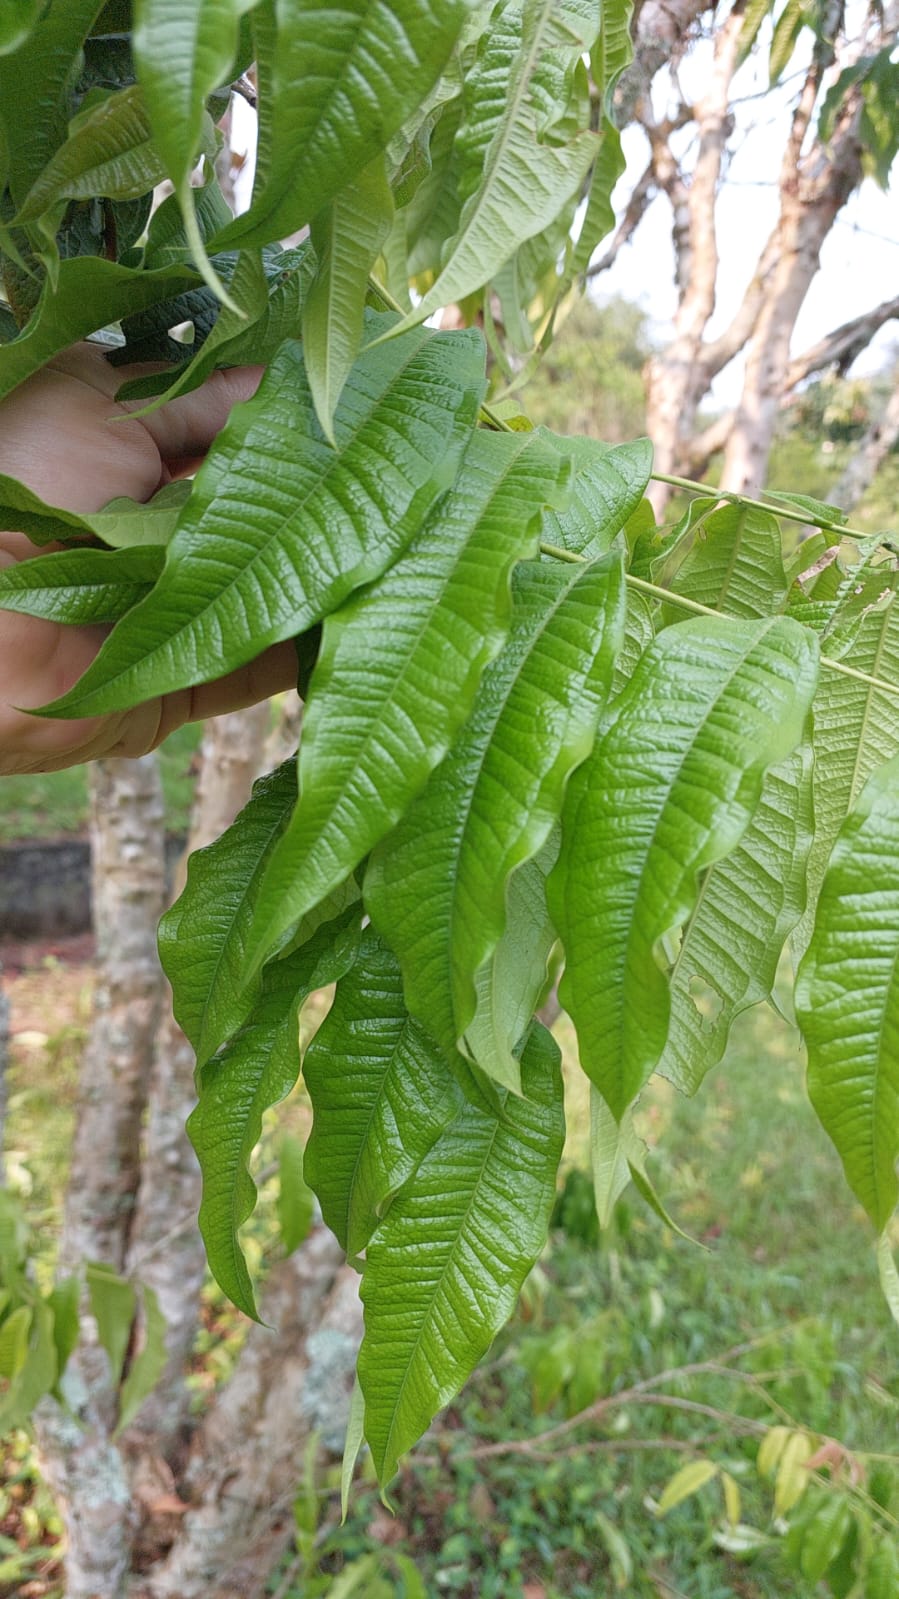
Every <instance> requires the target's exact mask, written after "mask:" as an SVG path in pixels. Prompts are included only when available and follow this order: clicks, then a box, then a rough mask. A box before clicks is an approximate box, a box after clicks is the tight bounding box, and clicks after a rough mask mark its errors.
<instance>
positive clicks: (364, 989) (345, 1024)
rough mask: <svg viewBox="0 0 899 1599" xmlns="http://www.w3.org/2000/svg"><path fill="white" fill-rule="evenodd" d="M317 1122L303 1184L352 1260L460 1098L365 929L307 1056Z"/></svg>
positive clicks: (393, 970) (395, 974)
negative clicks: (357, 953) (313, 1190)
mask: <svg viewBox="0 0 899 1599" xmlns="http://www.w3.org/2000/svg"><path fill="white" fill-rule="evenodd" d="M303 1078H304V1081H305V1083H306V1087H307V1088H308V1090H309V1096H310V1098H311V1100H312V1109H313V1113H314V1121H313V1125H312V1133H311V1135H310V1138H309V1143H308V1145H307V1147H306V1180H307V1182H309V1183H310V1184H311V1186H312V1187H313V1188H314V1189H315V1192H316V1194H317V1195H318V1199H319V1203H320V1204H321V1207H322V1215H323V1216H324V1218H325V1221H326V1222H327V1224H328V1226H329V1227H330V1228H331V1230H332V1232H333V1233H335V1234H336V1236H337V1238H338V1239H339V1241H340V1243H341V1244H342V1245H343V1247H344V1248H345V1249H346V1250H347V1253H348V1254H349V1255H351V1256H352V1255H358V1254H359V1253H360V1251H361V1250H363V1249H364V1248H365V1246H366V1244H367V1243H368V1241H369V1239H370V1237H371V1234H372V1232H373V1231H374V1229H375V1227H376V1226H377V1225H378V1222H379V1220H381V1218H382V1217H383V1215H384V1212H385V1210H386V1209H387V1206H388V1205H389V1203H390V1201H391V1200H392V1199H393V1198H394V1195H395V1194H396V1193H398V1192H399V1191H400V1190H401V1189H402V1187H403V1184H404V1183H405V1182H407V1180H408V1179H409V1178H410V1177H411V1175H412V1173H413V1172H414V1171H415V1170H416V1168H417V1167H418V1166H419V1165H420V1163H421V1161H422V1159H423V1157H424V1156H425V1155H426V1154H427V1152H428V1150H429V1149H430V1148H431V1145H432V1144H433V1143H434V1141H435V1139H436V1138H437V1137H438V1136H439V1134H440V1133H441V1131H442V1129H443V1128H444V1127H446V1126H447V1124H448V1123H449V1122H450V1121H452V1120H453V1118H454V1116H455V1115H456V1114H457V1112H458V1109H459V1105H460V1103H461V1094H460V1092H459V1089H458V1088H457V1087H456V1083H455V1080H454V1079H453V1077H452V1076H451V1075H450V1072H449V1070H448V1067H447V1064H446V1061H445V1060H444V1058H443V1055H442V1054H441V1052H440V1051H439V1050H438V1049H437V1047H436V1046H435V1044H434V1043H433V1042H432V1040H431V1039H430V1038H429V1037H428V1035H427V1033H425V1031H424V1029H423V1028H422V1027H420V1026H419V1024H418V1023H417V1022H414V1021H413V1020H412V1018H411V1017H410V1016H409V1014H408V1012H407V1011H406V1007H405V1005H404V1003H403V985H402V976H401V974H400V970H399V966H398V965H397V961H396V957H395V956H394V955H393V954H392V953H391V951H390V950H389V949H388V948H387V946H386V945H385V944H383V943H382V942H381V940H380V939H379V938H378V937H377V936H376V934H375V933H374V931H373V930H372V929H371V928H369V929H368V930H367V931H366V932H365V933H364V934H363V938H362V944H361V947H360V951H359V955H358V956H357V959H356V962H355V964H354V965H353V967H352V968H351V970H350V971H349V972H348V973H347V975H346V976H345V977H344V978H342V979H341V982H340V983H339V984H338V988H337V995H336V997H335V1000H334V1004H333V1006H332V1007H331V1010H330V1011H329V1013H328V1015H327V1017H326V1018H325V1020H324V1022H323V1023H322V1025H321V1027H320V1028H319V1030H318V1032H317V1033H316V1035H315V1038H314V1039H313V1041H312V1043H311V1044H310V1046H309V1048H308V1049H307V1051H306V1055H305V1059H304V1061H303Z"/></svg>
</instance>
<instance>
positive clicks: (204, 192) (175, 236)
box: [144, 164, 231, 270]
mask: <svg viewBox="0 0 899 1599" xmlns="http://www.w3.org/2000/svg"><path fill="white" fill-rule="evenodd" d="M194 208H195V211H196V218H197V226H198V227H199V229H200V232H201V233H202V235H203V238H204V239H210V238H211V237H212V235H213V234H214V233H217V232H218V230H219V228H223V227H224V226H225V223H226V222H230V220H231V211H230V209H229V207H228V202H227V200H226V199H225V196H224V195H223V194H222V191H221V189H220V188H219V185H218V181H217V179H216V176H215V170H214V168H213V167H212V166H211V164H209V166H208V167H207V176H206V181H205V183H204V184H203V187H202V188H201V189H197V190H196V191H195V198H194ZM190 260H191V247H190V241H189V240H188V237H187V234H186V233H185V231H184V218H183V216H182V215H181V207H180V205H179V204H178V196H177V195H176V194H170V195H169V196H168V199H166V200H163V202H162V204H161V205H160V206H157V208H156V210H155V211H154V212H153V215H152V216H151V218H150V221H149V223H148V225H147V242H146V245H145V246H144V266H145V267H149V268H150V269H151V270H152V269H153V268H158V267H165V266H180V265H182V264H183V263H184V262H185V261H187V262H190Z"/></svg>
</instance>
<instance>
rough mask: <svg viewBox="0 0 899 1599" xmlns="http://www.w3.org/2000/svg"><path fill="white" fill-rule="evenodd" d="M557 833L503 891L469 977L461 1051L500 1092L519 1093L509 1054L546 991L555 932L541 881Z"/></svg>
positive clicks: (515, 1064)
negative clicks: (488, 942)
mask: <svg viewBox="0 0 899 1599" xmlns="http://www.w3.org/2000/svg"><path fill="white" fill-rule="evenodd" d="M559 842H560V840H559V832H558V829H557V828H553V831H552V832H551V833H550V835H549V838H548V839H547V841H546V843H545V844H544V846H543V848H542V849H541V850H540V852H539V854H537V855H535V857H534V859H533V860H532V861H525V863H524V865H523V866H519V867H518V869H517V870H516V871H514V872H513V873H512V875H511V877H510V878H509V881H508V884H507V886H506V925H505V927H504V929H503V933H502V936H501V938H500V940H499V942H498V944H497V946H496V948H495V949H494V950H493V952H492V954H491V955H490V957H489V959H488V960H486V961H485V962H484V964H483V966H481V967H480V968H479V969H478V971H476V972H475V976H474V985H475V994H476V1005H475V1012H474V1015H473V1016H472V1018H471V1021H470V1022H469V1023H468V1026H467V1027H466V1029H465V1037H464V1039H463V1040H462V1046H461V1047H462V1048H463V1049H464V1050H465V1052H466V1054H467V1055H469V1056H471V1058H472V1059H473V1060H474V1061H476V1063H477V1064H478V1065H479V1066H480V1067H481V1069H482V1071H485V1072H486V1073H487V1074H488V1076H490V1077H492V1078H494V1079H495V1080H496V1082H497V1083H499V1085H500V1086H501V1087H502V1088H509V1089H511V1090H512V1092H513V1093H516V1094H520V1093H521V1063H520V1061H519V1058H518V1056H517V1055H516V1053H515V1049H516V1045H518V1044H520V1043H521V1040H522V1039H523V1037H524V1035H525V1033H526V1032H527V1029H528V1027H529V1025H530V1022H531V1017H532V1016H533V1014H534V1011H535V1010H536V1009H537V1007H538V1006H539V1005H540V1004H541V1003H542V1000H543V996H544V994H545V992H546V989H547V981H548V970H549V963H550V956H551V954H552V951H553V949H554V947H555V945H556V930H555V928H554V927H553V924H552V921H551V919H550V915H549V911H548V910H547V908H546V878H547V875H548V873H549V872H550V871H551V870H552V868H553V866H554V865H555V862H556V857H557V856H558V853H559Z"/></svg>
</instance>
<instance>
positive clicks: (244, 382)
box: [119, 366, 264, 462]
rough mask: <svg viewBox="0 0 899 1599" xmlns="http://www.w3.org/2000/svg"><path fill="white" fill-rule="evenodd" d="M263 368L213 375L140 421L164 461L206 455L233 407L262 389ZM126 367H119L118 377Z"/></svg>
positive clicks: (249, 368) (227, 371)
mask: <svg viewBox="0 0 899 1599" xmlns="http://www.w3.org/2000/svg"><path fill="white" fill-rule="evenodd" d="M263 370H264V369H263V368H262V367H261V366H240V367H231V368H229V369H227V370H224V371H221V372H214V373H213V374H212V376H211V377H209V378H207V379H206V382H205V383H203V384H202V385H201V387H200V388H198V389H193V390H192V392H191V393H190V394H181V395H179V396H178V398H177V399H176V400H170V401H169V403H168V404H167V405H163V406H161V407H160V409H159V410H158V411H153V412H151V414H150V415H149V416H144V417H141V418H140V423H141V426H142V427H143V428H144V429H145V430H146V432H147V433H148V434H149V435H150V438H151V439H152V440H153V442H154V444H155V445H156V448H157V449H158V451H159V454H160V456H161V457H162V459H163V461H169V462H171V461H179V460H183V459H184V458H185V457H187V458H189V457H197V456H203V455H205V454H206V451H207V450H208V449H209V447H210V445H211V444H212V441H213V439H214V438H215V436H216V434H217V433H219V432H221V429H222V428H223V427H224V425H225V423H226V422H227V420H228V417H229V415H230V413H231V409H232V407H233V406H235V405H237V404H239V403H240V402H241V401H242V400H249V399H252V397H253V395H254V394H255V393H256V390H257V388H258V387H259V382H260V379H261V377H262V373H263ZM123 372H127V368H119V377H120V378H121V376H122V373H123Z"/></svg>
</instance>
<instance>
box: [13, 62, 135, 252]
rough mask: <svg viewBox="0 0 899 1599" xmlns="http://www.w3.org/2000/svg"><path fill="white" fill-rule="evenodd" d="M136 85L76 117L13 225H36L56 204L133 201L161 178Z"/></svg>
mask: <svg viewBox="0 0 899 1599" xmlns="http://www.w3.org/2000/svg"><path fill="white" fill-rule="evenodd" d="M165 175H166V174H165V167H164V165H163V162H162V158H161V156H160V155H159V152H158V150H157V148H156V145H155V144H154V142H153V137H152V134H151V131H150V119H149V117H148V115H147V109H146V105H145V102H144V96H143V90H142V89H141V87H140V85H139V84H136V83H135V84H131V85H130V87H129V88H127V89H120V90H119V91H118V93H116V94H111V95H109V96H108V98H107V99H105V100H102V101H101V102H100V104H99V105H94V106H92V107H91V109H90V110H89V111H85V112H84V113H83V115H82V116H80V117H78V118H77V119H76V121H75V123H74V124H73V126H72V128H71V129H70V132H69V137H68V139H67V140H66V142H65V144H64V145H61V146H60V148H59V149H58V150H57V152H56V154H55V155H54V156H53V158H52V160H50V161H48V163H47V165H46V166H45V168H44V170H43V172H42V173H41V175H40V177H39V178H38V179H37V181H36V182H35V183H34V184H33V185H32V187H31V189H30V190H29V191H28V194H27V195H26V196H25V201H24V203H23V205H22V207H21V209H20V211H19V214H18V216H17V217H16V219H15V221H16V225H17V226H20V225H21V224H23V223H25V222H33V221H36V220H37V218H39V217H40V216H42V215H43V213H44V212H45V211H47V210H49V209H50V207H51V206H54V205H56V204H57V203H58V202H59V201H60V200H79V199H83V200H91V199H93V198H94V196H96V195H106V196H108V197H109V198H110V199H113V200H134V199H137V197H138V196H139V195H142V194H146V193H147V191H148V190H149V189H152V188H154V187H155V185H156V184H157V183H160V182H161V181H162V179H163V178H164V177H165Z"/></svg>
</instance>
